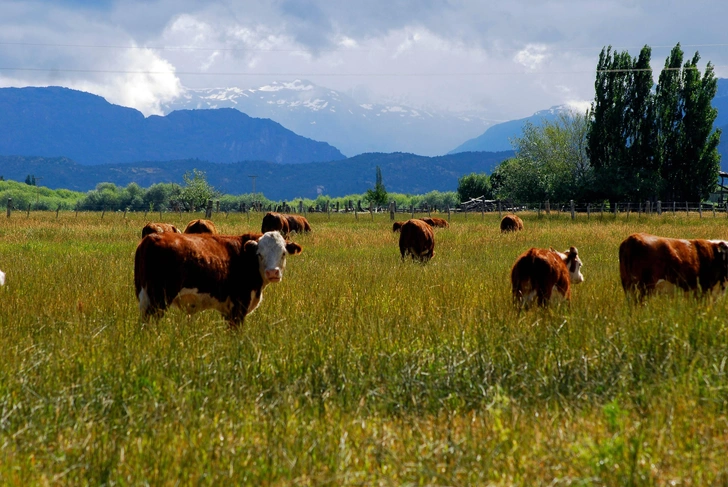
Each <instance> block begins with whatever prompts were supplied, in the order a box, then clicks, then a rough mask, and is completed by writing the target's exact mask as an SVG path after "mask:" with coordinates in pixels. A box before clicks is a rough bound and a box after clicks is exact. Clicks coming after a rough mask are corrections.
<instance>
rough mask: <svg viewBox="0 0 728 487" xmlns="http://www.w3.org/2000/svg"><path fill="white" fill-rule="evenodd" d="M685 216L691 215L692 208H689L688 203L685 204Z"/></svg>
mask: <svg viewBox="0 0 728 487" xmlns="http://www.w3.org/2000/svg"><path fill="white" fill-rule="evenodd" d="M685 215H686V216H688V215H690V207H689V206H688V202H687V201H686V202H685Z"/></svg>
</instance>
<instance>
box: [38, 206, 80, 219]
mask: <svg viewBox="0 0 728 487" xmlns="http://www.w3.org/2000/svg"><path fill="white" fill-rule="evenodd" d="M28 208H30V206H28ZM74 218H78V206H76V215H75V216H74Z"/></svg>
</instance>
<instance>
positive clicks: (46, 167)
mask: <svg viewBox="0 0 728 487" xmlns="http://www.w3.org/2000/svg"><path fill="white" fill-rule="evenodd" d="M512 155H513V153H512V152H496V153H486V152H468V153H461V154H455V155H452V156H440V157H425V156H417V155H413V154H406V153H394V154H381V153H373V154H362V155H359V156H356V157H352V158H350V159H346V160H343V161H334V162H313V163H308V164H295V165H285V166H284V165H281V164H275V163H271V162H260V161H252V162H251V161H247V162H239V163H232V164H216V163H211V162H207V161H202V160H199V159H185V160H178V161H167V162H144V163H134V164H103V165H95V166H85V165H81V164H78V163H76V162H74V161H73V160H71V159H68V158H52V159H47V158H40V157H35V158H31V157H0V168H1V169H0V175H2V176H4V177H5V179H13V180H16V181H23V180H25V177H26V176H27V175H28V174H33V175H35V176H36V178H38V177H42V178H43V179H42V180H40V182H39V184H41V185H43V186H47V187H49V188H66V189H72V190H76V191H88V190H91V189H93V188H95V187H96V185H97V184H98V183H100V182H111V183H115V184H117V185H121V186H126V185H127V184H129V183H131V182H136V183H137V184H139V185H140V186H142V187H148V186H151V185H152V184H155V183H161V182H174V183H182V182H183V180H182V175H183V174H184V173H185V172H186V171H191V170H192V169H199V170H201V171H205V173H206V176H207V180H208V181H209V182H210V184H212V185H213V186H214V187H215V188H217V189H218V190H220V191H222V192H223V193H228V194H242V193H250V192H251V191H252V182H251V179H250V177H249V176H251V175H255V176H257V178H256V191H257V192H260V193H263V194H264V195H265V196H266V197H267V198H270V199H274V200H282V199H287V200H291V199H293V198H296V197H307V198H315V197H316V196H317V195H318V194H326V195H330V196H345V195H347V194H354V193H363V192H365V191H366V190H367V189H369V188H372V187H374V182H375V176H376V167H377V166H379V167H380V168H381V170H382V176H383V179H384V185H385V187H386V189H387V190H388V191H392V192H397V193H409V194H422V193H427V192H429V191H432V190H438V191H454V190H456V189H457V184H458V178H460V177H462V176H463V175H465V174H469V173H471V172H486V173H490V172H492V171H493V169H494V168H495V166H497V165H498V163H500V162H501V161H503V160H504V159H506V158H508V157H510V156H512Z"/></svg>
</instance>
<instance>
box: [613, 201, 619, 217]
mask: <svg viewBox="0 0 728 487" xmlns="http://www.w3.org/2000/svg"><path fill="white" fill-rule="evenodd" d="M617 211H619V203H617V202H616V201H615V202H614V219H615V220H616V219H617Z"/></svg>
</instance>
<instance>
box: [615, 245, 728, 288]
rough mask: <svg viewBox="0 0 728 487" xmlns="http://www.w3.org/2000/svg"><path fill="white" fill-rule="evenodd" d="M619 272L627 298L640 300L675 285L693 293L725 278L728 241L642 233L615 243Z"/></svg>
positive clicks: (712, 286) (722, 283)
mask: <svg viewBox="0 0 728 487" xmlns="http://www.w3.org/2000/svg"><path fill="white" fill-rule="evenodd" d="M619 275H620V277H621V280H622V288H623V289H624V292H625V294H626V295H627V297H628V298H636V299H637V300H638V301H641V300H642V299H643V298H644V297H645V296H648V295H650V294H653V293H654V292H655V291H657V290H660V289H664V290H667V289H669V288H672V287H673V286H677V287H679V288H680V289H682V290H684V291H693V292H694V293H695V294H696V295H697V294H700V293H706V292H709V291H711V290H712V289H713V288H715V287H716V286H717V285H720V289H721V290H723V289H725V284H726V281H727V280H728V244H727V243H726V242H725V241H722V240H702V239H696V240H683V239H677V238H665V237H656V236H654V235H647V234H644V233H635V234H633V235H630V236H629V237H627V238H626V239H624V241H623V242H622V243H621V244H620V245H619Z"/></svg>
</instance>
